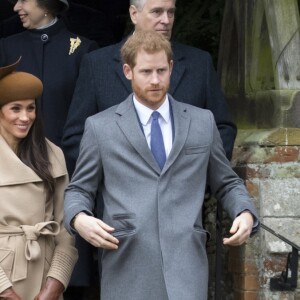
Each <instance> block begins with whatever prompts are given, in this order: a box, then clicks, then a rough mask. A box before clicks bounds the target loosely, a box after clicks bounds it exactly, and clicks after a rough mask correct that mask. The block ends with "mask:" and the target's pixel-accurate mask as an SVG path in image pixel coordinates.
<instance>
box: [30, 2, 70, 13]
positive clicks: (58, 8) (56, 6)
mask: <svg viewBox="0 0 300 300" xmlns="http://www.w3.org/2000/svg"><path fill="white" fill-rule="evenodd" d="M36 2H37V4H38V6H39V7H42V8H45V9H46V10H47V11H48V13H49V14H51V15H53V16H57V15H59V14H60V13H61V12H63V11H64V10H65V5H64V4H63V3H62V2H61V1H58V0H36Z"/></svg>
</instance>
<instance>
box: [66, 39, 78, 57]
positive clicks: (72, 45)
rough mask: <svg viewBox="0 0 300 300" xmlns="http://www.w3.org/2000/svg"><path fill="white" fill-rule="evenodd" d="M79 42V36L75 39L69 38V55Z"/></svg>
mask: <svg viewBox="0 0 300 300" xmlns="http://www.w3.org/2000/svg"><path fill="white" fill-rule="evenodd" d="M80 44H81V39H80V38H79V37H77V38H76V39H73V38H70V51H69V55H71V54H73V53H74V52H75V50H76V49H77V48H78V47H79V45H80Z"/></svg>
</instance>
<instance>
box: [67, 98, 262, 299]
mask: <svg viewBox="0 0 300 300" xmlns="http://www.w3.org/2000/svg"><path fill="white" fill-rule="evenodd" d="M169 99H170V103H171V105H172V110H173V118H174V127H175V137H174V142H173V147H172V150H171V153H170V155H169V157H168V159H167V162H166V164H165V166H164V168H163V170H162V171H160V169H159V167H158V165H157V163H156V161H155V159H154V158H153V156H152V153H151V151H150V149H149V147H148V145H147V142H146V139H145V137H144V135H143V132H142V129H141V127H140V125H139V122H138V117H137V114H136V112H135V109H134V105H133V101H132V95H130V96H129V97H128V98H127V99H126V100H125V101H124V102H122V103H121V104H120V105H117V106H114V107H111V108H109V109H108V110H106V111H104V112H100V113H98V114H96V115H94V116H92V117H89V118H88V119H87V121H86V126H85V132H84V135H83V138H82V142H81V146H80V154H79V158H78V161H77V166H76V170H75V173H74V176H73V178H72V181H71V183H70V184H69V186H68V188H67V191H66V194H65V225H66V228H67V229H68V230H69V231H70V232H71V228H70V221H71V219H72V218H73V217H74V215H76V214H77V213H78V212H80V211H86V212H87V213H89V214H91V215H92V211H93V207H94V204H95V199H96V201H100V199H101V198H102V197H101V196H100V195H101V194H102V196H103V201H104V213H103V221H104V222H106V223H107V224H109V225H111V226H113V227H114V228H115V229H116V230H115V232H114V235H115V236H116V237H117V238H118V239H119V241H120V244H119V249H118V250H116V251H112V250H104V251H103V255H102V279H101V299H102V300H119V299H122V300H153V299H158V300H167V299H169V300H183V299H184V300H199V299H200V300H202V299H203V300H204V299H207V286H208V262H207V255H206V249H205V243H206V239H207V232H206V231H205V230H204V229H203V227H202V208H203V198H204V193H205V186H206V182H208V184H209V185H210V187H211V189H212V192H213V193H214V194H215V196H216V198H217V199H218V201H220V202H222V204H223V207H224V208H225V210H226V211H227V212H228V213H229V215H230V217H231V218H235V217H236V216H237V215H238V214H239V213H241V212H242V211H244V210H250V211H251V212H252V213H253V214H254V215H255V216H257V215H256V212H255V208H254V206H253V203H252V200H251V198H250V196H249V194H248V193H247V191H246V189H245V187H244V184H243V182H242V180H241V179H240V178H238V176H237V175H236V174H235V173H234V172H233V171H232V169H231V167H230V164H229V162H228V160H227V159H226V157H225V153H224V150H223V147H222V142H221V139H220V135H219V132H218V129H217V127H216V124H215V121H214V118H213V115H212V113H211V112H210V111H209V110H204V109H200V108H196V107H194V106H191V105H188V104H184V103H180V102H177V101H175V100H174V99H172V97H171V96H169Z"/></svg>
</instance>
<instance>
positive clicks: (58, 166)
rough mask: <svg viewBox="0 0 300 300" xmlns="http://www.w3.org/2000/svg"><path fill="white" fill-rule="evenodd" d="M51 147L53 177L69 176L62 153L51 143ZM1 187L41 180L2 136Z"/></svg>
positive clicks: (0, 143)
mask: <svg viewBox="0 0 300 300" xmlns="http://www.w3.org/2000/svg"><path fill="white" fill-rule="evenodd" d="M47 142H48V145H49V157H50V161H51V163H52V174H53V176H54V177H55V178H56V177H60V176H64V175H66V174H67V172H66V168H65V164H64V160H63V161H62V158H63V156H62V152H61V150H60V149H59V148H58V147H56V146H55V145H54V144H52V143H51V142H49V141H47ZM0 152H1V155H0V186H4V185H13V184H23V183H28V182H40V181H42V180H41V178H40V177H39V176H38V175H37V174H36V173H35V172H34V171H33V170H32V169H31V168H29V167H28V166H26V165H25V164H24V163H23V162H22V161H21V160H20V159H19V158H18V157H17V156H16V154H15V153H14V152H13V151H12V149H11V148H10V147H9V146H8V144H7V143H6V141H5V140H4V138H3V137H2V136H1V135H0Z"/></svg>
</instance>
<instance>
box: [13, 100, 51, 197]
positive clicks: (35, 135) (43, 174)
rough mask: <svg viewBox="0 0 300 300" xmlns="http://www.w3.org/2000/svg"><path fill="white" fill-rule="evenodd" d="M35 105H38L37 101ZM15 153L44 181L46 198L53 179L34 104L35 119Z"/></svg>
mask: <svg viewBox="0 0 300 300" xmlns="http://www.w3.org/2000/svg"><path fill="white" fill-rule="evenodd" d="M35 102H36V105H38V103H37V101H35ZM17 155H18V157H19V158H20V160H21V161H22V162H23V163H24V164H25V165H27V166H28V167H30V168H31V169H32V170H33V171H34V172H35V173H36V174H37V175H38V176H39V177H40V178H41V179H42V180H43V182H44V186H45V192H46V195H47V199H50V198H51V197H52V196H53V194H54V192H55V179H54V178H53V176H52V175H51V172H50V169H51V162H50V160H49V153H48V148H47V141H46V139H45V135H44V130H43V124H42V121H41V118H40V112H39V109H38V107H37V106H36V119H35V121H34V123H33V125H32V127H31V128H30V130H29V133H28V135H27V136H26V137H25V138H24V139H22V140H21V141H20V142H19V144H18V149H17Z"/></svg>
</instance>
